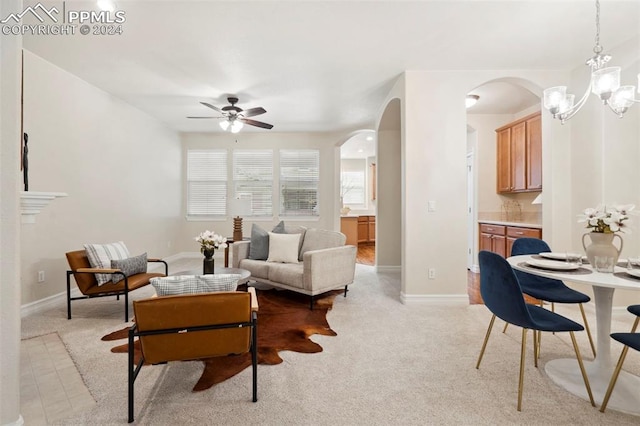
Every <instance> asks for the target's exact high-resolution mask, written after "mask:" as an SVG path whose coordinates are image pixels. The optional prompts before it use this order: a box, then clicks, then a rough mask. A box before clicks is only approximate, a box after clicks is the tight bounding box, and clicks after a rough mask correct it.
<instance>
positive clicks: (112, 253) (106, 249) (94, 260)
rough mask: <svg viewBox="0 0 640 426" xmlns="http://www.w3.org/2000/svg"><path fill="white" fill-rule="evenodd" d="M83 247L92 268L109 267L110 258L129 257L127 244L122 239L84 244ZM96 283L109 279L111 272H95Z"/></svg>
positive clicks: (102, 282)
mask: <svg viewBox="0 0 640 426" xmlns="http://www.w3.org/2000/svg"><path fill="white" fill-rule="evenodd" d="M84 249H85V251H86V252H87V257H88V258H89V264H90V265H91V267H92V268H100V269H110V268H111V261H112V260H122V259H127V258H129V257H131V255H130V254H129V250H127V246H125V245H124V243H123V242H122V241H118V242H117V243H111V244H84ZM96 280H98V285H103V284H104V283H106V282H109V281H111V274H96Z"/></svg>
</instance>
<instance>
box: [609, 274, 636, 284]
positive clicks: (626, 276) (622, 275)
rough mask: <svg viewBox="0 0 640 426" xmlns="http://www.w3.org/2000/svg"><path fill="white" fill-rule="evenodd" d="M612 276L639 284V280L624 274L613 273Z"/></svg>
mask: <svg viewBox="0 0 640 426" xmlns="http://www.w3.org/2000/svg"><path fill="white" fill-rule="evenodd" d="M613 275H614V276H615V277H618V278H624V279H625V280H629V281H633V282H636V283H640V278H637V277H634V276H633V275H629V274H627V273H626V272H614V273H613Z"/></svg>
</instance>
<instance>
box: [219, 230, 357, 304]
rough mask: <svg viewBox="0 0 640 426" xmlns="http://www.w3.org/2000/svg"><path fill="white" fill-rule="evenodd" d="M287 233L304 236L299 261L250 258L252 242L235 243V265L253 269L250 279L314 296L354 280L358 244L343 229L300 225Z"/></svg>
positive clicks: (346, 285) (233, 263) (344, 285)
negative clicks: (347, 242) (354, 243)
mask: <svg viewBox="0 0 640 426" xmlns="http://www.w3.org/2000/svg"><path fill="white" fill-rule="evenodd" d="M285 232H286V233H287V234H297V233H300V234H302V235H301V243H300V248H299V257H298V259H299V261H298V263H276V262H267V261H266V260H253V259H249V248H250V244H251V242H250V241H238V242H236V243H233V244H232V245H231V248H232V253H233V262H232V265H233V267H234V268H242V269H246V270H248V271H250V272H251V277H250V280H254V281H257V282H261V283H265V284H269V285H272V286H274V287H278V288H283V289H287V290H291V291H295V292H298V293H302V294H306V295H308V296H311V301H310V307H311V308H312V309H313V297H314V296H315V295H318V294H322V293H325V292H327V291H330V290H334V289H337V288H342V287H344V291H345V296H346V294H347V287H348V285H349V284H351V283H353V277H354V275H355V268H356V252H357V248H356V247H355V246H351V245H349V246H345V245H344V243H345V241H346V237H345V235H344V234H343V233H341V232H336V231H328V230H323V229H315V228H309V229H306V228H304V227H300V226H287V227H285Z"/></svg>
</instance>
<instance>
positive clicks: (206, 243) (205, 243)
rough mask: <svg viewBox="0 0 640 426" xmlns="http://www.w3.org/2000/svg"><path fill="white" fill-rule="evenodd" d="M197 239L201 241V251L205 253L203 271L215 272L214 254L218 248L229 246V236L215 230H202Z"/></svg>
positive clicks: (206, 272) (204, 272)
mask: <svg viewBox="0 0 640 426" xmlns="http://www.w3.org/2000/svg"><path fill="white" fill-rule="evenodd" d="M195 240H196V242H198V243H200V253H202V254H203V255H204V260H203V261H202V273H203V274H205V275H206V274H213V273H214V262H213V255H214V254H215V251H216V249H219V248H225V247H227V238H226V237H223V236H221V235H218V234H216V233H215V232H213V231H209V230H206V231H204V232H201V233H200V235H198V236H197V237H196V238H195Z"/></svg>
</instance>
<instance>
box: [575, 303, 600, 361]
mask: <svg viewBox="0 0 640 426" xmlns="http://www.w3.org/2000/svg"><path fill="white" fill-rule="evenodd" d="M578 305H580V313H581V314H582V321H583V322H584V329H585V331H586V332H587V337H588V338H589V344H590V345H591V352H593V357H594V358H595V357H596V346H595V345H594V344H593V337H591V330H590V329H589V323H588V322H587V316H586V315H585V313H584V306H582V303H579V304H578Z"/></svg>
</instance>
